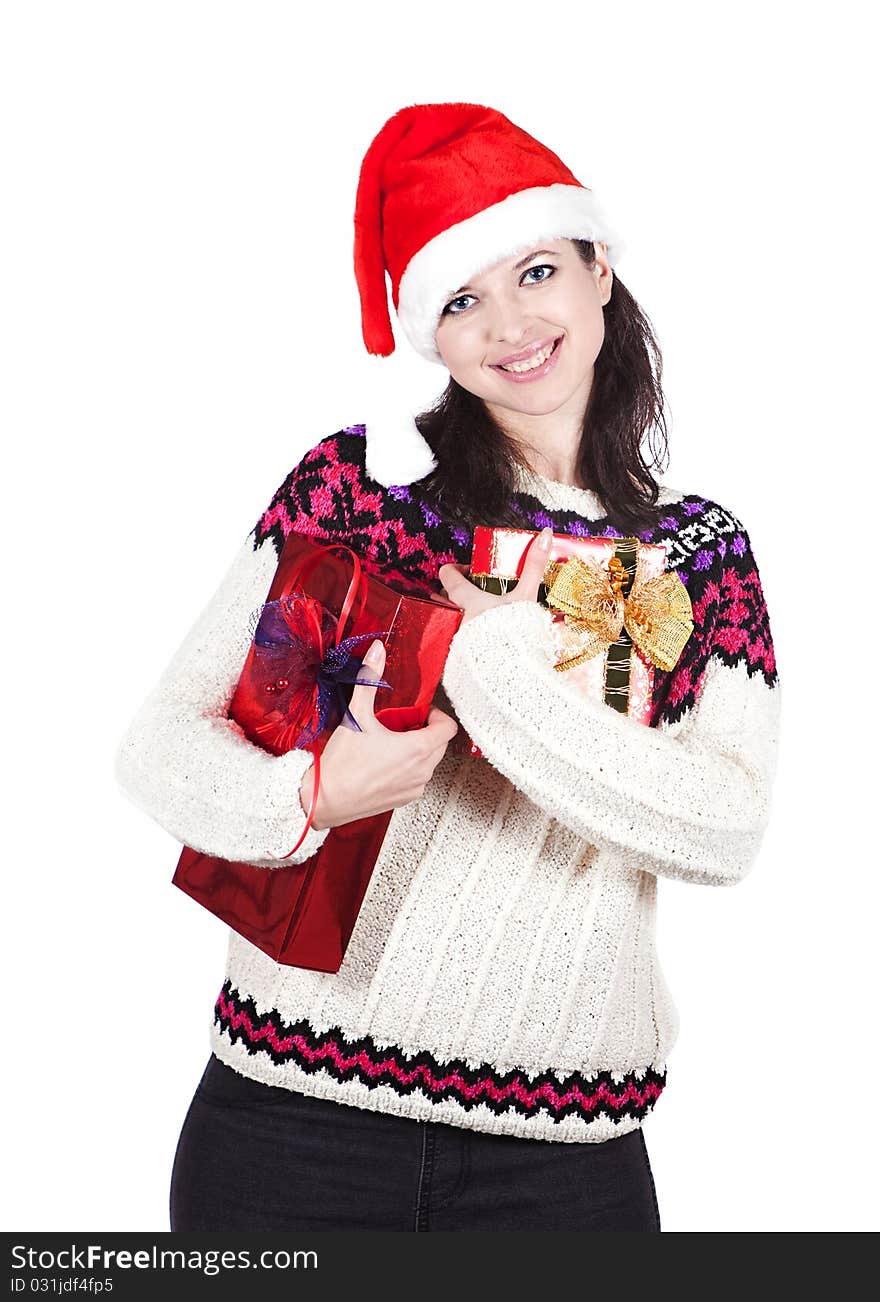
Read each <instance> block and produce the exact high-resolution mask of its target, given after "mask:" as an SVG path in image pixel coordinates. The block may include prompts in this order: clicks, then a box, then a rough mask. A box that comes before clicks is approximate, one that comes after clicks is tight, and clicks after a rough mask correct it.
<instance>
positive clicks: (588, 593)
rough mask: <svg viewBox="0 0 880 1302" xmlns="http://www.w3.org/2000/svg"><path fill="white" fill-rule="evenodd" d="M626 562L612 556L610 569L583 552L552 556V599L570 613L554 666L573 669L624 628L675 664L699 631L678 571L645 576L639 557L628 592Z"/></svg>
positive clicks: (642, 647)
mask: <svg viewBox="0 0 880 1302" xmlns="http://www.w3.org/2000/svg"><path fill="white" fill-rule="evenodd" d="M625 581H626V568H625V567H624V565H623V562H622V561H621V560H620V558H619V557H618V556H612V557H611V559H610V561H609V562H608V570H607V571H606V570H604V569H602V568H601V567H600V566H598V565H591V564H589V563H588V562H587V561H585V560H583V559H582V558H581V557H580V556H569V557H566V558H565V559H564V560H558V561H551V562H550V563H549V565H548V566H547V568H546V570H545V571H544V583H545V585H546V587H547V605H548V606H549V607H550V608H551V609H552V610H556V611H560V612H561V613H562V614H563V615H564V616H565V619H564V621H563V628H562V646H561V650H560V651H559V653H558V656H557V659H556V661H555V663H554V666H553V667H554V669H559V670H566V669H573V668H574V666H575V665H579V664H581V663H582V661H584V660H590V659H592V657H593V656H596V655H598V654H599V653H600V652H603V653H604V652H605V651H607V649H608V647H609V646H610V645H611V643H612V642H616V641H617V639H618V638H619V637H620V634H621V631H622V630H623V629H624V628H625V629H626V631H627V633H628V634H629V636H630V638H631V639H632V641H633V644H634V645H635V646H636V647H638V649H639V651H641V653H642V654H643V655H644V656H646V657H647V659H648V660H650V661H651V663H652V664H654V665H656V666H657V667H658V668H659V669H672V668H674V666H675V665H676V663H677V661H678V658H679V656H680V655H681V653H682V650H683V649H684V645H685V643H686V642H687V640H688V638H689V637H690V635H691V633H692V632H693V631H694V624H693V607H692V606H691V599H690V597H689V596H688V590H687V588H686V587H685V586H684V584H683V583H682V581H681V579H680V578H679V576H678V575H677V574H676V573H675V572H674V571H669V570H667V571H665V572H664V573H663V574H658V575H656V576H655V577H654V578H653V579H645V578H643V577H642V565H641V562H640V559H639V558H638V557H637V561H636V573H635V578H634V579H633V584H632V587H631V589H630V591H629V595H628V596H626V597H624V596H623V593H622V587H623V584H624V582H625Z"/></svg>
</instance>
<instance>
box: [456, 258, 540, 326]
mask: <svg viewBox="0 0 880 1302" xmlns="http://www.w3.org/2000/svg"><path fill="white" fill-rule="evenodd" d="M533 271H546V272H548V273H549V274H548V275H546V276H542V277H541V279H540V280H533V281H531V284H533V285H543V284H544V281H545V280H549V279H550V278H551V276H553V275H554V273H555V271H556V268H555V267H554V266H552V265H551V264H550V263H549V262H541V263H539V264H538V265H537V266H536V267H529V268H528V270H526V271H524V272H523V274H522V279H523V280H525V278H526V276H530V275H531V274H532V272H533ZM473 297H474V296H473V294H462V295H460V297H459V298H453V299H452V300H451V301H450V302H449V303H447V304H446V306H445V307H444V309H443V311H442V312H441V313H440V315H441V316H461V314H462V312H466V311H467V308H461V309H459V308H457V307H456V306H455V304H456V303H463V302H464V301H465V299H468V298H473Z"/></svg>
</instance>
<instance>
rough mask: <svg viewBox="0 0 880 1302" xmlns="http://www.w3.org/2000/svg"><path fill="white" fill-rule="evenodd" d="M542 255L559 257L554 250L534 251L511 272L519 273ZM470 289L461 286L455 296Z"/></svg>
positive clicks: (467, 286) (468, 286)
mask: <svg viewBox="0 0 880 1302" xmlns="http://www.w3.org/2000/svg"><path fill="white" fill-rule="evenodd" d="M542 253H549V255H550V257H551V258H558V257H559V254H558V252H556V251H555V250H554V249H536V250H535V252H534V253H530V254H528V256H527V257H525V258H523V259H522V261H520V262H518V263H517V264H516V266H515V267H514V268H513V270H514V271H519V269H520V267H524V266H525V265H526V263H527V262H531V260H532V258H539V257H540V256H541V254H542ZM470 288H471V287H470V285H462V287H461V289H457V290H456V291H455V292H456V294H463V293H464V291H465V290H466V289H470Z"/></svg>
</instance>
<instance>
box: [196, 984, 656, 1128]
mask: <svg viewBox="0 0 880 1302" xmlns="http://www.w3.org/2000/svg"><path fill="white" fill-rule="evenodd" d="M216 1007H217V1008H218V1010H219V1011H220V1013H221V1014H222V1015H223V1016H224V1017H225V1018H227V1019H228V1021H229V1023H230V1025H232V1026H233V1027H235V1028H236V1029H239V1030H241V1029H243V1030H244V1031H245V1032H246V1034H247V1037H248V1039H249V1040H250V1042H251V1043H252V1044H259V1043H260V1042H261V1041H266V1042H268V1043H269V1044H270V1045H271V1046H272V1048H273V1049H274V1050H275V1052H276V1053H289V1052H290V1050H291V1049H295V1050H297V1051H298V1052H299V1053H300V1054H301V1055H302V1056H303V1057H304V1058H306V1059H307V1060H308V1061H309V1062H320V1061H321V1060H322V1059H329V1061H330V1063H331V1064H332V1065H333V1066H334V1067H336V1068H337V1069H338V1070H340V1071H344V1070H346V1069H347V1068H349V1067H352V1066H357V1067H359V1068H360V1069H361V1070H362V1071H363V1072H364V1073H366V1075H368V1076H371V1077H378V1076H380V1075H382V1074H383V1073H385V1072H390V1073H391V1074H392V1075H393V1076H394V1077H395V1079H397V1080H398V1081H399V1082H400V1083H401V1084H402V1085H411V1084H413V1083H414V1082H415V1081H417V1080H420V1081H421V1083H422V1084H423V1085H425V1086H427V1088H428V1089H429V1090H431V1091H432V1092H434V1093H437V1092H438V1091H440V1090H443V1089H446V1088H448V1087H449V1086H450V1085H452V1086H454V1087H455V1089H456V1090H457V1091H458V1092H459V1093H460V1094H462V1095H463V1096H464V1097H465V1098H467V1099H469V1100H471V1101H479V1099H480V1098H481V1097H483V1096H488V1097H489V1098H491V1099H493V1100H494V1101H495V1102H499V1103H503V1102H507V1101H508V1100H509V1099H510V1098H516V1099H517V1100H518V1101H519V1102H521V1103H523V1104H524V1105H525V1106H527V1107H530V1108H534V1107H535V1105H536V1104H537V1103H538V1102H541V1101H543V1102H545V1103H547V1104H549V1106H550V1108H551V1109H552V1110H553V1111H554V1112H555V1111H559V1110H560V1109H561V1108H563V1107H564V1106H565V1105H566V1104H568V1103H576V1104H578V1105H579V1106H580V1107H582V1108H583V1109H584V1110H585V1111H587V1112H593V1111H595V1109H596V1107H597V1105H598V1104H599V1103H600V1102H603V1101H604V1102H605V1103H607V1104H609V1105H610V1106H611V1107H613V1108H615V1109H617V1110H620V1109H622V1108H624V1107H627V1106H628V1105H630V1104H636V1105H637V1106H644V1105H645V1104H646V1103H649V1102H656V1100H657V1098H659V1096H660V1094H661V1092H662V1090H663V1088H664V1086H663V1085H660V1084H657V1083H655V1082H652V1081H648V1082H646V1084H645V1086H644V1088H643V1089H637V1088H636V1086H635V1084H634V1083H633V1082H632V1081H629V1082H628V1083H627V1085H626V1088H625V1089H624V1090H623V1092H622V1093H615V1092H614V1091H613V1090H612V1089H610V1088H609V1086H608V1085H607V1084H605V1083H604V1082H602V1083H600V1085H599V1087H598V1088H597V1089H596V1090H595V1091H593V1093H591V1094H586V1093H584V1091H583V1090H581V1089H579V1088H578V1087H577V1086H574V1087H572V1088H571V1089H569V1091H568V1093H566V1094H561V1093H559V1091H557V1090H555V1089H554V1088H553V1087H552V1085H550V1084H549V1083H548V1082H545V1083H544V1084H543V1085H541V1086H540V1087H539V1088H538V1089H530V1088H528V1087H527V1086H525V1085H524V1084H523V1083H522V1081H521V1079H520V1078H519V1077H516V1078H515V1079H514V1080H513V1081H511V1082H510V1083H509V1084H507V1085H505V1086H498V1085H496V1084H495V1082H494V1081H493V1080H492V1079H491V1078H490V1077H483V1078H482V1079H480V1080H478V1081H477V1082H475V1083H474V1084H469V1083H468V1082H467V1081H466V1080H464V1078H463V1077H462V1076H461V1075H460V1074H459V1073H458V1072H451V1073H449V1074H448V1075H446V1076H438V1075H435V1074H434V1073H433V1072H432V1071H430V1070H429V1069H428V1067H426V1066H425V1065H424V1064H421V1063H420V1064H418V1065H417V1066H416V1067H415V1068H413V1069H412V1070H411V1071H407V1070H406V1069H405V1068H403V1067H401V1065H400V1064H399V1063H398V1062H397V1061H396V1059H395V1058H394V1056H393V1055H389V1056H387V1057H384V1058H381V1059H379V1060H378V1061H374V1060H373V1059H372V1058H370V1056H369V1055H368V1054H367V1053H366V1052H364V1051H363V1050H361V1051H360V1052H359V1053H356V1054H346V1053H345V1052H344V1051H343V1050H342V1049H341V1048H340V1046H339V1045H338V1044H337V1043H336V1041H335V1040H327V1041H325V1042H324V1044H322V1045H321V1046H320V1047H319V1048H317V1049H316V1048H313V1047H312V1046H311V1045H310V1044H309V1043H308V1041H307V1040H306V1039H305V1037H304V1036H301V1035H288V1036H280V1035H279V1034H278V1031H277V1029H276V1027H275V1025H274V1023H273V1022H272V1020H271V1018H267V1019H266V1021H265V1022H264V1023H263V1024H262V1026H260V1027H255V1026H254V1025H253V1023H252V1021H251V1019H250V1017H249V1016H248V1013H247V1012H246V1010H244V1009H238V1008H237V1007H236V1006H235V1004H234V1003H233V1002H232V1001H231V1000H227V999H225V997H224V995H223V991H222V990H221V992H220V994H219V995H218V997H217V1003H216Z"/></svg>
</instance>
